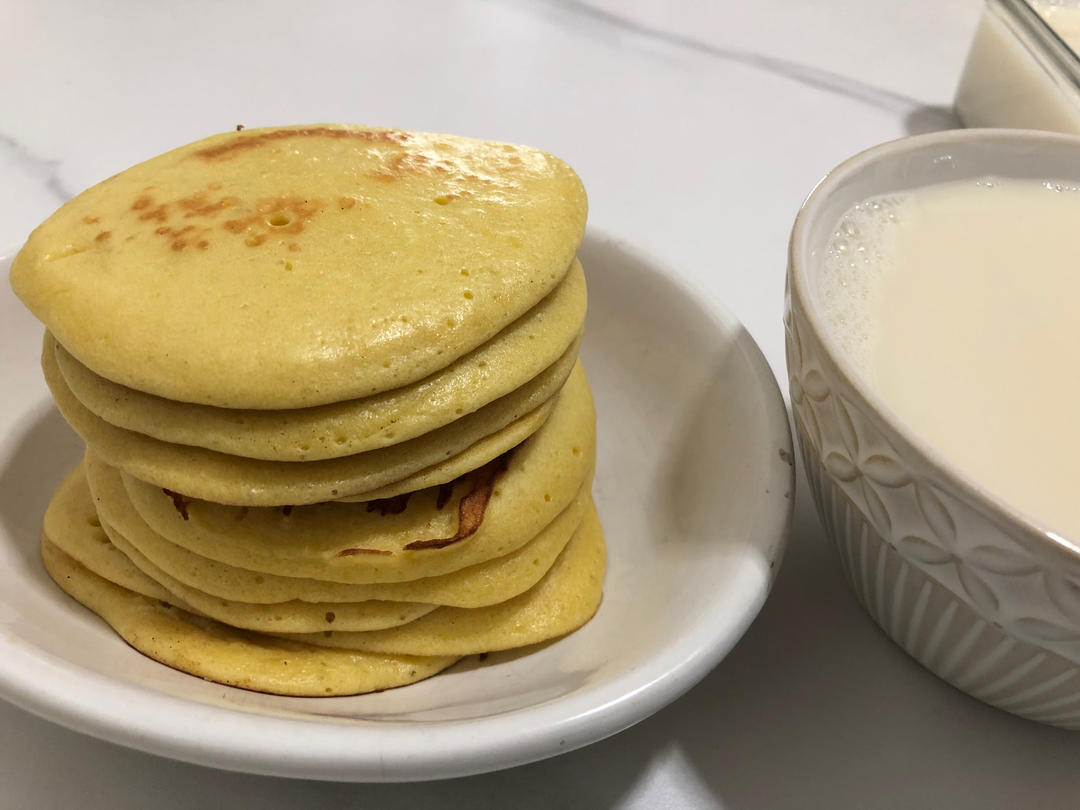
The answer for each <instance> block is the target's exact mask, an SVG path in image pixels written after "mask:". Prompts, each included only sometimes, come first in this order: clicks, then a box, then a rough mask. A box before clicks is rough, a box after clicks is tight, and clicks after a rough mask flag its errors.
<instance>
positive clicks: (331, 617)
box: [326, 610, 337, 624]
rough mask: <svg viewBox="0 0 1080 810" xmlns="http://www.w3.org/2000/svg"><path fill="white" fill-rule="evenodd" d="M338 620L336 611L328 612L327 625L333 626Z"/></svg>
mask: <svg viewBox="0 0 1080 810" xmlns="http://www.w3.org/2000/svg"><path fill="white" fill-rule="evenodd" d="M336 618H337V616H336V615H335V614H334V611H332V610H328V611H326V623H327V624H333V623H334V619H336Z"/></svg>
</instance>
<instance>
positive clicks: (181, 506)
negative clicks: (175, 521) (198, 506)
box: [161, 487, 191, 520]
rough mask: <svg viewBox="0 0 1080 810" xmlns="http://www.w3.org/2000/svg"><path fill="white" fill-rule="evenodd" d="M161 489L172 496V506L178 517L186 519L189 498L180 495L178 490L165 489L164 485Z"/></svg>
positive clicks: (189, 502)
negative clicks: (178, 514)
mask: <svg viewBox="0 0 1080 810" xmlns="http://www.w3.org/2000/svg"><path fill="white" fill-rule="evenodd" d="M161 491H162V492H164V493H165V494H166V495H168V496H169V497H170V498H172V502H173V507H174V508H175V509H176V511H177V512H179V513H180V517H182V518H183V519H184V520H187V519H188V506H189V505H190V504H191V498H189V497H187V496H186V495H181V494H180V493H179V492H173V491H172V490H171V489H165V487H162V488H161Z"/></svg>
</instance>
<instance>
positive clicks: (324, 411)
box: [56, 261, 585, 461]
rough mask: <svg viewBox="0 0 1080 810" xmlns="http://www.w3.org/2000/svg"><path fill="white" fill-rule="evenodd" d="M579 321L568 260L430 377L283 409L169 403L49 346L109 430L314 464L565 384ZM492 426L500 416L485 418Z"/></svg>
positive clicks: (581, 296) (581, 313) (580, 292)
mask: <svg viewBox="0 0 1080 810" xmlns="http://www.w3.org/2000/svg"><path fill="white" fill-rule="evenodd" d="M584 320H585V276H584V273H583V272H582V270H581V265H580V264H579V263H578V262H577V261H575V262H574V266H573V268H572V269H571V271H570V273H568V274H567V277H566V278H565V279H564V280H563V281H562V282H561V283H560V284H559V286H558V287H556V288H555V290H553V291H552V292H551V293H550V294H549V295H548V296H547V297H546V298H545V299H544V300H543V301H541V302H540V303H539V304H538V305H537V306H535V307H533V309H531V310H529V312H527V313H526V314H525V315H523V316H522V317H521V318H519V319H518V320H517V321H515V322H514V323H513V324H511V325H510V326H508V327H507V328H506V329H504V330H503V331H502V332H500V333H499V334H498V335H496V336H495V337H494V338H492V339H491V340H490V341H488V342H487V343H485V344H483V345H482V346H480V347H478V348H476V349H474V350H473V351H472V352H470V353H469V354H467V355H465V356H464V357H462V358H460V359H459V360H456V361H455V362H453V363H451V364H450V365H449V366H447V367H446V368H445V369H442V370H440V371H438V372H436V373H435V374H434V375H432V376H431V377H428V378H426V379H424V380H422V381H420V382H417V383H413V384H412V385H408V386H405V387H404V388H398V389H394V390H392V391H387V392H385V393H383V394H377V395H375V396H372V397H366V398H364V399H358V400H349V401H347V402H340V403H333V404H330V405H322V406H317V407H312V408H304V409H300V410H287V411H280V410H279V411H266V410H230V409H225V408H215V407H212V406H208V405H191V404H187V403H182V402H175V401H173V400H168V399H162V398H161V397H157V396H154V395H152V394H146V393H143V392H141V391H136V390H134V389H132V388H128V387H126V386H123V385H120V384H118V383H114V382H112V381H110V380H107V379H105V378H104V377H100V376H98V375H97V374H95V373H94V372H92V371H91V370H90V369H88V368H87V367H86V366H84V365H82V364H81V363H80V362H79V361H78V360H76V359H75V358H74V357H72V356H71V355H70V354H69V353H68V352H67V351H66V350H65V349H64V348H63V347H62V346H57V348H56V360H57V364H58V365H59V368H60V371H61V373H62V374H63V377H64V381H65V382H66V383H67V386H68V388H70V390H71V392H72V393H73V394H74V395H75V397H76V398H77V399H78V400H79V401H80V402H81V403H82V404H83V405H85V406H86V408H87V409H88V410H89V411H91V412H92V413H94V414H96V415H97V416H99V417H101V418H102V419H104V420H105V421H106V422H109V423H110V424H113V425H116V426H117V427H122V428H126V429H127V430H132V431H135V432H138V433H143V434H145V435H147V436H152V437H154V438H156V439H160V440H162V441H165V442H171V443H174V444H186V445H192V446H196V447H205V448H207V449H208V450H216V451H218V452H221V453H227V454H230V455H238V456H245V457H247V458H258V459H266V460H272V461H315V460H320V459H325V458H338V457H341V456H347V455H352V454H355V453H361V452H366V451H369V450H373V449H377V448H380V447H385V446H388V445H392V444H398V443H400V442H403V441H407V440H409V439H413V438H415V437H417V436H420V435H422V434H424V433H428V432H429V431H432V430H435V429H437V428H440V427H442V426H444V425H446V424H449V423H450V422H452V421H454V420H456V419H458V418H459V417H461V416H463V415H465V414H469V413H472V412H473V411H476V410H477V409H479V408H481V407H483V406H485V405H487V404H488V403H491V402H494V401H496V400H498V399H500V398H501V397H506V396H508V395H509V394H511V393H512V392H513V391H515V390H516V389H518V388H519V387H520V386H522V385H524V384H525V383H527V382H529V381H530V380H534V379H536V378H538V377H540V376H541V375H546V376H547V377H549V378H550V379H551V380H552V381H554V380H555V379H559V380H565V378H566V375H567V374H569V372H570V369H571V368H572V367H573V365H574V360H575V358H576V356H577V344H578V340H579V337H580V332H581V327H582V324H583V323H584ZM540 384H541V385H543V383H540ZM511 404H512V403H511ZM491 422H492V424H505V423H506V420H505V418H500V417H498V416H493V417H491Z"/></svg>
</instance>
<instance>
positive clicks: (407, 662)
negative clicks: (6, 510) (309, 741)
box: [41, 537, 457, 697]
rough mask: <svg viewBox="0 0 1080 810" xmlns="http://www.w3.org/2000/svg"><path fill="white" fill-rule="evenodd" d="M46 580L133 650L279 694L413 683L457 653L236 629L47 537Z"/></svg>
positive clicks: (341, 691)
mask: <svg viewBox="0 0 1080 810" xmlns="http://www.w3.org/2000/svg"><path fill="white" fill-rule="evenodd" d="M41 556H42V559H43V560H44V562H45V569H46V570H47V571H48V572H49V576H51V577H52V578H53V580H54V581H55V582H56V583H57V584H58V585H59V586H60V587H61V588H63V589H64V590H65V591H67V593H68V594H69V595H70V596H71V597H72V598H73V599H75V600H76V601H78V602H81V603H82V604H83V605H85V606H86V607H88V608H90V610H92V611H94V613H96V614H98V615H99V616H101V618H103V619H104V620H105V621H106V622H107V623H108V624H109V625H111V626H112V628H113V629H114V630H116V632H117V633H119V634H120V636H121V637H122V638H123V639H124V640H125V641H126V642H127V643H128V644H130V645H131V646H132V647H134V648H135V649H136V650H138V651H139V652H141V653H143V654H144V655H147V656H149V657H150V658H153V659H154V660H156V661H160V662H161V663H163V664H166V665H167V666H170V667H172V668H173V669H178V670H180V671H182V672H187V673H189V674H191V675H196V676H198V677H200V678H205V679H206V680H210V681H215V682H217V683H222V684H226V685H228V686H237V687H240V688H241V689H250V690H252V691H255V692H269V693H271V694H275V695H295V696H301V697H304V696H307V697H327V696H330V695H357V694H363V693H365V692H377V691H380V690H383V689H390V688H392V687H395V686H404V685H405V684H408V683H415V682H416V681H419V680H423V679H424V678H428V677H431V676H432V675H434V674H435V673H437V672H439V671H441V670H443V669H446V667H448V666H450V665H451V664H453V663H454V662H455V661H456V660H457V656H437V657H419V656H395V655H382V654H379V653H362V652H353V651H350V650H331V649H325V648H319V647H314V646H312V645H310V644H304V643H301V642H294V641H288V640H285V639H280V638H274V637H272V636H266V635H263V634H261V633H252V632H249V631H247V630H237V629H236V628H233V627H229V626H227V625H224V624H221V623H220V622H215V621H213V620H212V619H206V618H203V617H201V616H196V615H195V614H193V613H189V612H188V611H186V610H181V609H180V608H177V607H174V606H172V605H169V604H167V603H164V602H160V601H158V600H156V599H148V598H147V597H145V596H142V595H140V594H137V593H135V592H134V591H129V590H127V589H126V588H121V587H120V586H119V585H115V584H113V583H112V582H109V581H108V580H106V579H103V578H102V577H99V576H98V575H97V574H95V573H93V572H92V571H90V570H89V569H87V568H86V567H85V566H83V565H82V564H80V563H79V562H78V561H76V560H75V559H74V558H73V557H71V556H69V555H67V554H65V553H64V552H63V551H61V550H60V549H59V548H58V547H57V546H56V545H54V544H53V543H52V542H50V541H49V539H48V538H47V537H42V541H41Z"/></svg>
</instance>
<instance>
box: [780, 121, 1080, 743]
mask: <svg viewBox="0 0 1080 810" xmlns="http://www.w3.org/2000/svg"><path fill="white" fill-rule="evenodd" d="M785 327H786V348H787V362H788V372H789V384H790V393H791V406H792V412H793V416H794V422H795V427H796V432H797V435H798V439H799V445H800V449H801V452H802V457H803V462H804V466H805V469H806V472H807V478H808V480H809V483H810V489H811V492H812V494H813V497H814V500H815V503H816V505H817V509H818V512H819V515H820V517H821V519H822V522H823V524H824V525H825V528H826V531H827V533H828V534H829V536H830V537H831V538H832V540H833V541H834V542H835V544H836V546H837V549H838V550H839V553H840V559H841V563H842V565H843V568H844V573H845V576H846V579H847V581H848V583H849V584H850V586H851V587H852V589H853V591H854V592H855V594H856V596H857V597H858V599H859V600H860V602H861V603H862V605H863V606H864V607H865V608H866V610H867V611H868V612H869V613H870V615H871V616H872V617H873V618H874V620H875V621H876V622H877V623H878V625H880V626H881V628H882V629H883V630H884V631H885V632H886V633H887V634H888V635H889V636H890V637H891V638H892V639H893V640H894V641H895V642H896V643H898V644H899V645H900V646H902V647H903V648H904V649H905V650H906V651H907V652H908V653H909V654H910V655H912V656H913V657H914V658H916V659H917V660H918V661H920V662H921V663H922V664H923V665H924V666H926V667H927V668H929V669H930V670H931V671H933V672H934V673H936V674H937V675H938V676H940V677H941V678H943V679H945V680H946V681H948V682H949V683H951V684H953V685H954V686H956V687H958V688H960V689H962V690H963V691H965V692H967V693H969V694H971V695H973V696H975V697H976V698H979V699H980V700H983V701H985V702H987V703H989V704H992V705H994V706H997V707H999V708H1001V709H1004V710H1006V711H1009V712H1012V713H1015V714H1018V715H1021V716H1024V717H1027V718H1030V719H1033V720H1037V721H1040V722H1044V723H1049V724H1052V725H1057V726H1061V727H1065V728H1073V729H1080V138H1076V137H1072V136H1068V135H1059V134H1054V133H1049V132H1034V131H1023V130H989V129H988V130H962V131H956V132H943V133H934V134H930V135H920V136H915V137H911V138H905V139H903V140H900V141H895V142H892V143H887V144H884V145H882V146H878V147H875V148H873V149H870V150H869V151H867V152H864V153H862V154H860V155H857V156H855V157H853V158H851V159H850V160H848V161H847V162H845V163H843V164H841V165H840V166H839V167H837V168H836V169H834V170H833V171H832V172H830V173H829V174H828V175H827V176H826V177H825V179H824V180H822V181H821V183H820V184H819V185H818V186H817V188H816V189H814V191H813V192H812V193H811V195H810V196H809V198H808V199H807V201H806V203H805V204H804V205H803V207H802V209H801V210H800V212H799V215H798V217H797V219H796V221H795V226H794V229H793V231H792V235H791V245H790V256H789V266H788V279H787V301H786V308H785Z"/></svg>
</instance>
